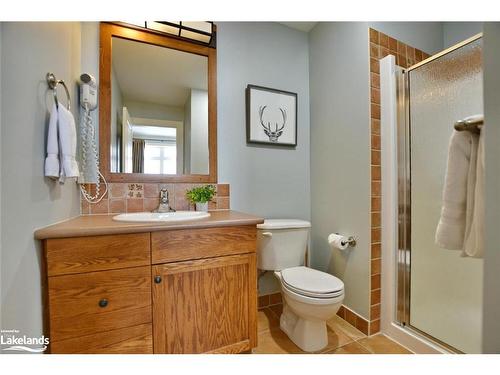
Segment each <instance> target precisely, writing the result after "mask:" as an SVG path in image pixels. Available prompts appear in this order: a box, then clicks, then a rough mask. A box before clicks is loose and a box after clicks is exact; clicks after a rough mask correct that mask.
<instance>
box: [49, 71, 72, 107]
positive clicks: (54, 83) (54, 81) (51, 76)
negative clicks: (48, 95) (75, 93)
mask: <svg viewBox="0 0 500 375" xmlns="http://www.w3.org/2000/svg"><path fill="white" fill-rule="evenodd" d="M46 79H47V84H48V85H49V88H50V89H51V90H52V92H53V94H54V102H55V103H56V108H59V101H58V100H57V85H58V84H60V85H62V87H64V91H66V97H67V98H68V111H69V110H71V98H70V96H69V90H68V87H67V86H66V84H65V83H64V81H63V80H62V79H59V80H58V79H56V76H55V75H54V73H50V72H49V73H47V76H46Z"/></svg>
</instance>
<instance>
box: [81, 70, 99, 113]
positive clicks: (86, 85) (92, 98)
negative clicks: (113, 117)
mask: <svg viewBox="0 0 500 375" xmlns="http://www.w3.org/2000/svg"><path fill="white" fill-rule="evenodd" d="M80 81H81V82H80V104H81V105H82V107H83V108H85V109H88V110H89V111H93V110H94V109H96V107H97V83H96V80H95V78H94V76H92V75H90V74H88V73H83V74H82V75H81V76H80Z"/></svg>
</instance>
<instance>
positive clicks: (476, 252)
mask: <svg viewBox="0 0 500 375" xmlns="http://www.w3.org/2000/svg"><path fill="white" fill-rule="evenodd" d="M476 159H477V160H476V176H475V182H476V183H475V189H474V207H473V212H472V220H471V225H470V228H469V230H468V231H467V232H466V236H465V244H464V255H465V256H470V257H474V258H482V257H483V251H484V215H485V212H484V129H483V130H481V135H480V136H479V146H478V150H477V158H476Z"/></svg>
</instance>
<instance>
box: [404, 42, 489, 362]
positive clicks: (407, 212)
mask: <svg viewBox="0 0 500 375" xmlns="http://www.w3.org/2000/svg"><path fill="white" fill-rule="evenodd" d="M482 36H483V34H482V33H480V34H477V35H474V36H473V37H471V38H469V39H466V40H464V41H462V42H460V43H458V44H455V45H454V46H452V47H450V48H447V49H445V50H443V51H441V52H439V53H437V54H435V55H433V56H431V57H429V58H428V59H426V60H423V61H421V62H419V63H417V64H415V65H412V66H411V67H409V68H407V69H403V68H401V67H397V69H396V97H397V131H396V133H397V159H398V160H397V163H398V164H397V173H398V181H397V182H398V187H397V189H398V204H397V207H398V214H397V219H398V233H397V244H398V247H397V249H396V260H397V261H396V312H395V313H396V314H395V318H396V323H397V324H399V325H400V326H402V327H403V328H404V329H407V330H410V331H412V332H413V333H415V334H417V335H420V336H423V337H424V338H426V339H428V340H430V341H431V342H433V343H434V344H436V345H438V346H441V347H442V348H443V349H445V350H447V351H450V352H454V353H462V352H461V351H460V350H458V349H456V348H454V347H452V346H451V345H449V344H447V343H445V342H443V341H441V340H439V339H437V338H435V337H433V336H432V335H430V334H428V333H426V332H424V331H422V330H420V329H418V328H416V327H414V326H412V325H411V323H410V313H411V311H410V300H411V278H410V277H411V126H410V125H411V120H410V76H409V74H408V73H409V72H410V71H412V70H414V69H416V68H418V67H420V66H423V65H426V64H428V63H429V62H431V61H434V60H436V59H438V58H440V57H442V56H444V55H446V54H448V53H450V52H453V51H456V50H457V49H460V48H462V47H464V46H466V45H467V44H470V43H472V42H474V41H476V40H478V39H480V38H482Z"/></svg>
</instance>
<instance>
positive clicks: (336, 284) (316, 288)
mask: <svg viewBox="0 0 500 375" xmlns="http://www.w3.org/2000/svg"><path fill="white" fill-rule="evenodd" d="M281 279H282V281H283V283H284V284H285V286H286V287H288V288H289V289H291V290H292V291H295V292H297V293H300V294H303V295H306V296H311V297H319V298H332V297H337V296H339V295H341V294H342V293H343V292H344V283H343V282H342V281H341V280H340V279H338V278H336V277H335V276H333V275H330V274H328V273H326V272H321V271H318V270H315V269H312V268H308V267H303V266H301V267H292V268H287V269H284V270H282V271H281Z"/></svg>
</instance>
